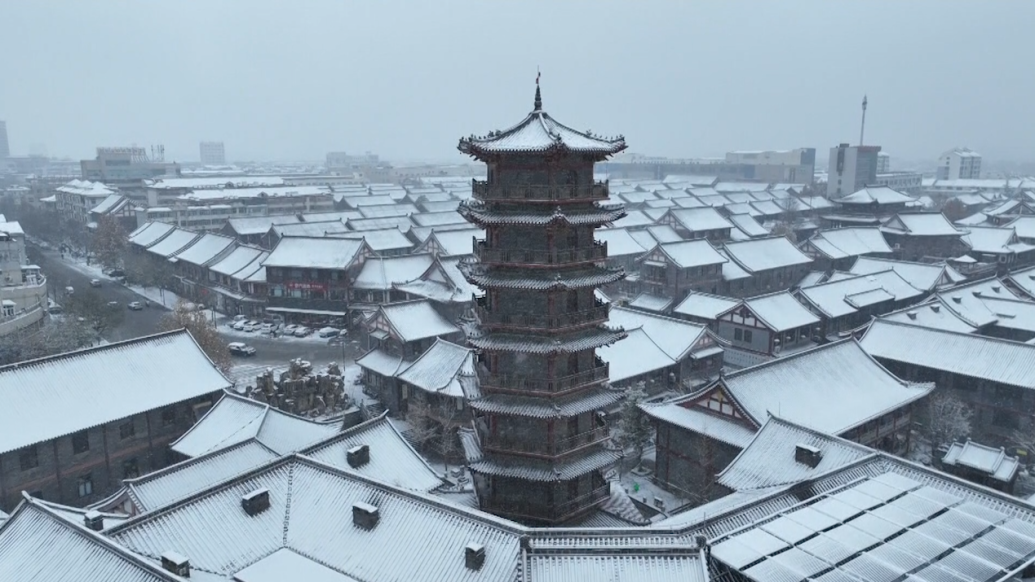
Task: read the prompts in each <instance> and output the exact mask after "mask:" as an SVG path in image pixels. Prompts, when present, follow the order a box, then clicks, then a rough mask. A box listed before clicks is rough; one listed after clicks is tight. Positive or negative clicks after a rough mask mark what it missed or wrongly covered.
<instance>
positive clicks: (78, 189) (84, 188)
mask: <svg viewBox="0 0 1035 582" xmlns="http://www.w3.org/2000/svg"><path fill="white" fill-rule="evenodd" d="M55 190H57V191H58V192H64V193H65V194H72V195H74V196H86V197H88V198H107V197H108V196H110V195H112V194H114V193H115V190H112V189H111V188H109V187H108V186H106V185H104V184H102V183H100V182H91V181H89V180H72V181H71V182H69V183H67V184H65V185H63V186H58V187H57V188H55Z"/></svg>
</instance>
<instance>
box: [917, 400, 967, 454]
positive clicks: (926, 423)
mask: <svg viewBox="0 0 1035 582" xmlns="http://www.w3.org/2000/svg"><path fill="white" fill-rule="evenodd" d="M917 413H918V414H917V420H918V421H919V422H920V426H921V433H922V434H923V435H924V436H925V437H927V440H928V442H929V443H930V445H931V455H932V457H933V456H934V454H935V451H936V449H937V448H938V447H939V446H940V445H943V444H946V443H951V442H953V441H955V440H956V439H958V438H963V437H966V436H968V435H969V434H970V419H971V417H972V416H973V412H972V411H971V410H970V407H969V406H967V403H966V402H964V401H963V400H962V399H960V397H959V396H956V395H955V394H953V393H952V392H949V391H946V390H935V391H934V393H932V394H931V395H930V396H928V397H927V399H926V401H925V402H924V403H922V404H921V405H920V407H919V408H918V409H917Z"/></svg>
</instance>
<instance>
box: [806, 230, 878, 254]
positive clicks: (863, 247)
mask: <svg viewBox="0 0 1035 582" xmlns="http://www.w3.org/2000/svg"><path fill="white" fill-rule="evenodd" d="M808 244H810V245H812V246H814V247H815V248H816V250H818V251H819V252H821V253H823V254H824V255H826V256H827V257H829V258H831V259H843V258H846V257H856V256H859V255H867V254H871V253H886V254H891V247H889V246H888V242H887V241H886V240H885V239H884V235H883V234H881V232H880V229H879V228H865V227H858V228H835V229H833V230H824V231H821V232H818V233H816V235H815V236H813V237H812V238H810V239H809V240H808Z"/></svg>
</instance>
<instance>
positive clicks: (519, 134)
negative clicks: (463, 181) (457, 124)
mask: <svg viewBox="0 0 1035 582" xmlns="http://www.w3.org/2000/svg"><path fill="white" fill-rule="evenodd" d="M457 148H458V149H459V150H460V151H461V152H463V153H465V154H468V155H470V156H473V157H475V158H479V159H482V158H483V157H484V156H494V155H497V154H507V153H546V152H550V151H560V152H575V153H582V154H592V155H595V156H597V157H598V158H599V159H604V158H605V157H607V156H611V155H614V154H617V153H618V152H620V151H622V150H624V149H625V138H624V137H621V136H618V137H614V138H604V137H600V136H595V135H591V134H590V133H589V132H585V133H584V132H580V131H576V130H574V129H572V128H570V127H568V126H566V125H563V124H561V123H559V122H557V121H556V120H554V118H552V117H550V115H548V114H547V113H546V112H545V111H543V110H542V102H541V100H540V98H539V87H538V86H537V87H536V99H535V108H534V109H533V111H532V112H531V113H529V114H528V116H527V117H525V118H524V119H523V120H521V121H520V122H519V123H518V124H517V125H515V126H513V127H510V128H508V129H505V130H503V131H496V132H491V133H490V134H489V135H487V136H482V137H475V136H473V135H472V136H470V137H465V138H461V139H460V144H459V145H458V146H457Z"/></svg>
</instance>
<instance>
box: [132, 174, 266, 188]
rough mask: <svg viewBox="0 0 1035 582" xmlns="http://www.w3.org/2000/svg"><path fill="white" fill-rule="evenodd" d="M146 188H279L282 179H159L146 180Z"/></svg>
mask: <svg viewBox="0 0 1035 582" xmlns="http://www.w3.org/2000/svg"><path fill="white" fill-rule="evenodd" d="M145 184H146V185H147V187H148V188H154V189H155V190H168V189H173V188H179V189H205V188H226V187H228V186H229V187H230V188H247V187H256V186H281V185H283V184H284V178H280V177H277V176H232V177H228V176H220V177H214V178H204V177H202V178H159V179H157V180H147V181H145Z"/></svg>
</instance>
